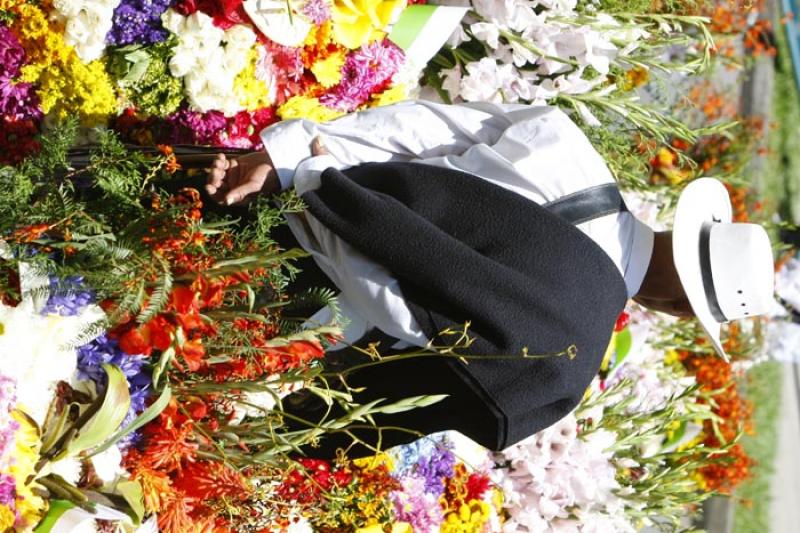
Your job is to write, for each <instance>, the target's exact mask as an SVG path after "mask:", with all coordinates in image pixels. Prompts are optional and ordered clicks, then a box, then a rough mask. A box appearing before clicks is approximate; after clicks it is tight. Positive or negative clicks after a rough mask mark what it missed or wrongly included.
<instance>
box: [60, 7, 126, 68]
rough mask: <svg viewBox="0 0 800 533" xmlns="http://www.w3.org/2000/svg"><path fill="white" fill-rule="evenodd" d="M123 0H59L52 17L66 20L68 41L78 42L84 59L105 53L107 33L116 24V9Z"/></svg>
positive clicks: (65, 27)
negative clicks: (114, 19) (114, 20)
mask: <svg viewBox="0 0 800 533" xmlns="http://www.w3.org/2000/svg"><path fill="white" fill-rule="evenodd" d="M119 2H120V0H104V1H82V0H58V1H56V2H54V3H53V12H52V14H51V17H52V18H53V19H55V20H57V21H58V22H61V23H63V24H64V42H65V43H66V44H68V45H71V46H74V47H75V51H76V53H77V54H78V56H79V57H80V58H81V60H82V61H84V62H89V61H94V60H95V59H98V58H99V57H100V56H101V55H103V51H104V50H105V37H106V34H107V33H108V32H109V31H110V30H111V26H112V25H113V17H114V9H115V8H116V7H117V5H119Z"/></svg>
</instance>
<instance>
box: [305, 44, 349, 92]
mask: <svg viewBox="0 0 800 533" xmlns="http://www.w3.org/2000/svg"><path fill="white" fill-rule="evenodd" d="M342 65H344V53H343V52H334V53H332V54H331V55H329V56H328V57H326V58H323V59H320V60H318V61H317V62H316V63H314V64H313V65H312V66H311V72H313V73H314V77H315V78H317V81H318V82H319V83H320V85H322V86H323V87H325V88H328V87H333V86H334V85H336V84H337V83H339V80H341V79H342Z"/></svg>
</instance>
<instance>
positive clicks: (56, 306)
mask: <svg viewBox="0 0 800 533" xmlns="http://www.w3.org/2000/svg"><path fill="white" fill-rule="evenodd" d="M92 302H94V292H92V291H91V290H89V289H86V288H85V287H84V285H83V276H68V277H66V278H63V279H59V278H58V277H57V276H50V297H49V298H48V299H47V303H46V304H45V306H44V308H43V309H42V313H41V314H43V315H48V314H56V315H61V316H75V315H77V314H78V313H80V312H81V310H82V309H83V308H84V307H86V306H87V305H89V304H91V303H92Z"/></svg>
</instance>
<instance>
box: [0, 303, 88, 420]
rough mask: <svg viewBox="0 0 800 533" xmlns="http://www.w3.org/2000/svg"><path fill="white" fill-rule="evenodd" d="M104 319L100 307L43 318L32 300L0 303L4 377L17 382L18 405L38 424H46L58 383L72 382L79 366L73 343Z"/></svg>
mask: <svg viewBox="0 0 800 533" xmlns="http://www.w3.org/2000/svg"><path fill="white" fill-rule="evenodd" d="M102 316H103V312H102V311H101V310H100V308H99V307H97V306H90V307H88V308H86V309H85V310H84V311H83V312H82V313H81V314H80V315H78V316H69V317H66V316H60V315H46V316H41V315H40V314H39V313H38V312H36V311H35V309H34V307H33V303H32V302H30V301H28V300H23V302H21V303H20V304H19V305H17V306H16V307H7V306H5V305H2V304H0V324H2V326H3V328H2V330H0V331H1V332H2V333H0V374H4V375H6V376H9V377H11V378H13V379H15V380H16V382H17V402H18V405H19V406H20V407H21V408H23V409H24V410H25V412H26V413H27V414H28V415H29V416H31V418H33V419H34V420H35V421H36V422H37V423H38V424H40V425H41V424H43V423H44V418H45V416H46V414H47V409H48V406H49V405H50V402H51V401H52V399H53V392H54V387H55V384H56V383H58V382H59V381H69V380H70V378H71V376H72V374H73V373H74V372H75V369H76V367H77V353H76V351H75V349H74V348H71V347H70V343H71V342H73V341H74V340H75V339H76V338H77V337H78V335H79V334H80V333H81V332H82V331H83V330H84V328H85V327H86V326H88V325H89V324H91V323H94V322H96V321H98V320H99V319H101V318H102Z"/></svg>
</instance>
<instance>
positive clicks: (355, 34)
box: [331, 0, 406, 49]
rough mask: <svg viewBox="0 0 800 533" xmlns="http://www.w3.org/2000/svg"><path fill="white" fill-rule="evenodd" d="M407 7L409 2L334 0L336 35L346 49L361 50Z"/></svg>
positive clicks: (397, 0) (334, 32) (398, 0)
mask: <svg viewBox="0 0 800 533" xmlns="http://www.w3.org/2000/svg"><path fill="white" fill-rule="evenodd" d="M405 7H406V0H334V2H333V10H332V11H331V20H332V21H333V35H334V37H335V38H336V40H337V41H338V42H339V43H341V44H342V45H344V46H346V47H347V48H351V49H353V48H358V47H359V46H361V45H362V44H364V43H366V42H368V41H369V40H370V39H372V38H375V33H376V32H377V31H380V30H383V29H384V28H385V27H386V26H388V25H389V24H390V23H392V22H394V20H395V18H396V17H397V16H398V15H399V14H400V12H401V11H402V10H403V9H405Z"/></svg>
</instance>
